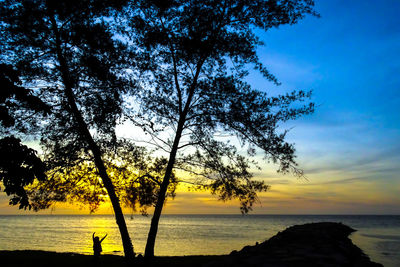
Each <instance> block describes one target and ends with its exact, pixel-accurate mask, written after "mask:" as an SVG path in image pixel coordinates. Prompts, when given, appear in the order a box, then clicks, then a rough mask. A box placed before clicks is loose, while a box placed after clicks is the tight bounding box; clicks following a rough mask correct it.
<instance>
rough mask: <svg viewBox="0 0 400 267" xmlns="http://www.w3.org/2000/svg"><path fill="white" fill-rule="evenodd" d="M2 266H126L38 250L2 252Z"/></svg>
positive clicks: (196, 260)
mask: <svg viewBox="0 0 400 267" xmlns="http://www.w3.org/2000/svg"><path fill="white" fill-rule="evenodd" d="M221 257H224V256H182V257H156V258H155V259H154V260H153V261H152V262H151V263H148V262H144V261H143V260H140V259H138V260H137V262H136V264H135V266H163V267H165V266H191V267H192V266H202V265H203V264H204V263H206V262H209V261H214V260H217V259H220V258H221ZM0 266H2V267H14V266H24V267H30V266H32V267H33V266H40V267H50V266H51V267H64V266H65V267H67V266H68V267H80V266H82V267H83V266H85V267H87V266H98V267H108V266H113V267H114V266H115V267H119V266H124V267H125V266H126V263H125V260H124V258H123V257H121V256H115V255H102V256H101V257H100V259H99V262H98V263H95V262H94V261H93V256H91V255H81V254H75V253H56V252H48V251H38V250H33V251H32V250H18V251H0Z"/></svg>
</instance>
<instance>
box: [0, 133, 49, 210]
mask: <svg viewBox="0 0 400 267" xmlns="http://www.w3.org/2000/svg"><path fill="white" fill-rule="evenodd" d="M0 153H1V155H0V182H2V183H3V186H4V192H6V194H7V195H8V196H11V198H10V204H11V205H19V208H20V209H26V208H29V209H31V207H32V206H31V204H30V203H29V197H28V195H27V192H26V190H25V186H27V185H30V184H32V183H33V182H34V180H35V179H37V180H40V181H42V180H45V179H46V174H45V171H46V168H45V165H44V164H43V162H42V161H41V159H40V158H39V157H38V156H37V155H36V151H35V150H33V149H31V148H28V147H27V146H25V145H23V144H22V143H21V140H19V139H18V138H15V137H13V136H10V137H4V138H2V139H0Z"/></svg>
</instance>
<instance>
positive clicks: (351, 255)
mask: <svg viewBox="0 0 400 267" xmlns="http://www.w3.org/2000/svg"><path fill="white" fill-rule="evenodd" d="M354 231H355V230H354V229H352V228H350V227H348V226H346V225H344V224H341V223H330V222H323V223H310V224H304V225H295V226H292V227H289V228H287V229H286V230H284V231H282V232H279V233H278V234H277V235H275V236H273V237H272V238H270V239H269V240H267V241H265V242H263V243H261V244H256V245H255V246H246V247H244V248H243V249H242V250H240V251H232V253H231V254H230V255H229V256H228V257H225V258H223V259H221V260H220V261H215V262H212V263H209V264H206V265H204V266H207V267H214V266H274V267H284V266H285V267H287V266H293V267H295V266H296V267H298V266H357V267H370V266H371V267H372V266H382V265H381V264H378V263H375V262H372V261H371V260H370V259H369V258H368V256H367V255H365V254H364V253H363V252H362V250H361V249H360V248H358V247H357V246H355V245H354V244H353V243H352V242H351V240H350V239H349V238H348V236H349V235H350V234H351V233H352V232H354Z"/></svg>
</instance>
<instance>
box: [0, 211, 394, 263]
mask: <svg viewBox="0 0 400 267" xmlns="http://www.w3.org/2000/svg"><path fill="white" fill-rule="evenodd" d="M126 221H127V224H128V228H129V232H130V234H131V237H132V240H133V244H134V247H135V251H136V252H138V253H142V252H143V251H144V247H145V244H146V238H147V232H148V229H149V225H150V217H143V216H139V215H137V216H133V217H126ZM321 221H334V222H342V223H344V224H347V225H349V226H350V227H352V228H354V229H357V230H358V231H357V232H355V233H353V234H352V235H351V239H352V240H353V242H354V243H355V244H356V245H358V246H359V247H360V248H361V249H363V250H364V252H365V253H367V254H368V255H369V256H370V257H371V258H372V260H374V261H376V262H379V263H382V264H384V266H388V267H391V266H393V267H394V266H400V216H372V215H371V216H367V215H363V216H356V215H352V216H341V215H340V216H338V215H308V216H306V215H248V216H241V215H163V216H162V218H161V222H160V227H159V234H158V236H157V243H156V255H169V256H175V255H206V254H208V255H215V254H227V253H230V252H231V251H232V250H234V249H235V250H239V249H241V248H242V247H243V246H245V245H253V244H255V242H262V241H264V240H266V239H268V238H270V237H271V236H273V235H275V234H276V233H277V232H278V231H282V230H284V229H285V228H286V227H288V226H291V225H295V224H303V223H309V222H321ZM93 232H96V234H98V235H100V236H102V235H105V234H106V233H108V237H107V238H106V239H105V240H104V242H103V253H106V254H118V255H122V245H121V241H120V235H119V232H118V229H117V227H116V224H115V220H114V217H113V216H112V215H104V216H103V215H73V216H71V215H32V216H12V215H0V250H17V249H30V250H49V251H57V252H76V253H84V254H89V253H91V250H92V240H91V234H92V233H93Z"/></svg>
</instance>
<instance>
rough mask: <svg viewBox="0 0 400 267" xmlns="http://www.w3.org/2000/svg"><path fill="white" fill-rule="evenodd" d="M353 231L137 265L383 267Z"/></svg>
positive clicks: (313, 230)
mask: <svg viewBox="0 0 400 267" xmlns="http://www.w3.org/2000/svg"><path fill="white" fill-rule="evenodd" d="M354 231H355V230H353V229H352V228H350V227H348V226H346V225H343V224H340V223H310V224H304V225H296V226H292V227H289V228H287V229H286V230H284V231H282V232H279V233H278V234H277V235H275V236H274V237H272V238H270V239H269V240H267V241H265V242H263V243H261V244H256V245H254V246H246V247H244V248H243V249H242V250H240V251H232V252H231V253H230V254H229V255H214V256H213V255H205V256H171V257H156V258H155V259H154V260H152V262H151V263H150V264H149V263H148V262H145V261H144V260H143V259H138V260H137V265H138V266H205V267H214V266H215V267H216V266H282V267H283V266H324V265H329V266H371V267H372V266H377V267H378V266H382V265H381V264H378V263H374V262H372V261H371V260H370V259H369V257H368V256H367V255H365V254H364V253H363V252H362V251H361V249H359V248H358V247H357V246H355V245H354V244H353V243H352V242H351V240H350V239H349V238H348V236H349V234H350V233H352V232H354ZM0 259H1V265H2V266H4V267H14V266H44V267H46V266H52V267H53V266H57V267H58V266H60V267H63V266H68V267H71V266H73V267H79V266H94V262H93V256H91V255H82V254H76V253H57V252H49V251H39V250H37V251H35V250H16V251H0ZM97 266H126V264H125V260H124V258H123V257H122V256H116V255H102V256H101V259H100V265H97Z"/></svg>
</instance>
